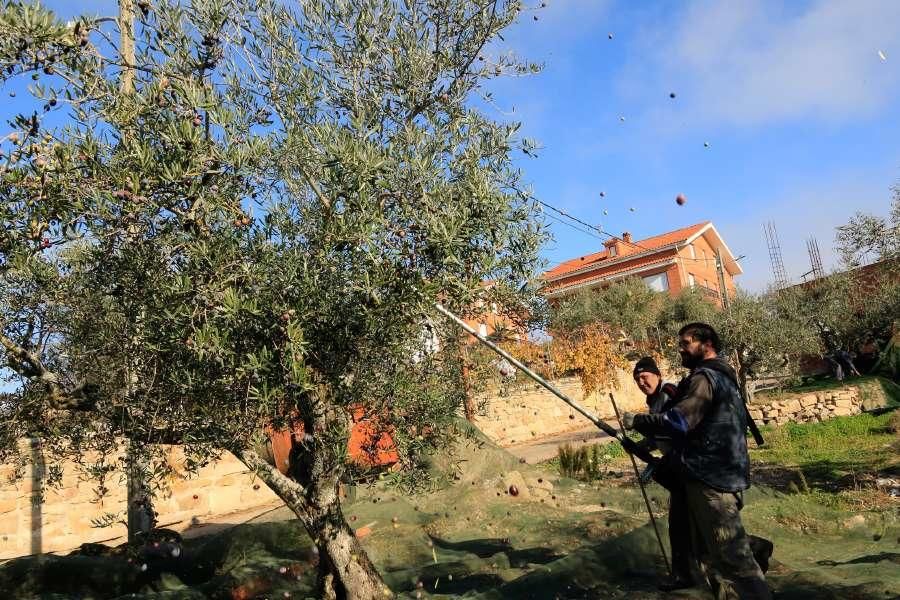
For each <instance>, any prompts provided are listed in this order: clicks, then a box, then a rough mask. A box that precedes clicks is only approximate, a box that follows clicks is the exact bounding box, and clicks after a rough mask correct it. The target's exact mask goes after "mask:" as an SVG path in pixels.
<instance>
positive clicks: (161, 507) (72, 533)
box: [0, 441, 280, 559]
mask: <svg viewBox="0 0 900 600" xmlns="http://www.w3.org/2000/svg"><path fill="white" fill-rule="evenodd" d="M25 443H26V444H28V442H27V441H26V442H25ZM27 447H28V446H26V449H27ZM168 452H169V458H168V459H169V461H170V462H172V464H175V465H178V464H181V461H182V460H183V454H182V452H181V450H180V448H178V447H172V448H170V449H169V450H168ZM33 454H34V455H35V456H39V453H38V452H33ZM11 475H12V467H10V466H0V559H7V558H15V557H17V556H23V555H27V554H37V553H40V552H67V551H70V550H73V549H75V548H78V547H79V546H80V545H81V544H83V543H85V542H103V543H108V544H112V545H115V544H119V543H121V542H123V541H125V537H126V534H127V532H126V529H125V526H124V525H120V524H117V525H113V526H110V527H103V528H97V527H94V526H93V525H92V521H93V520H95V519H98V518H101V517H102V516H103V515H105V514H108V513H121V514H124V511H125V505H126V491H125V485H124V479H123V478H122V477H121V473H117V472H114V473H111V474H110V478H109V480H108V482H107V484H106V485H107V487H109V488H110V491H109V493H108V494H107V495H106V496H105V497H104V498H103V499H102V500H98V499H97V497H96V494H95V492H94V487H95V484H93V483H91V482H86V481H82V480H81V478H80V477H79V473H78V471H77V470H76V468H75V466H74V465H64V466H63V478H62V485H61V487H59V488H52V487H45V486H44V484H43V479H44V478H43V473H42V467H41V466H40V464H38V466H37V467H35V466H30V467H27V468H26V471H25V477H24V478H22V479H19V480H18V481H17V482H15V483H11V482H10V480H9V478H10V476H11ZM169 485H170V490H169V492H168V493H167V494H165V495H163V496H162V497H160V498H158V499H157V500H156V503H155V505H154V507H155V509H156V510H157V512H158V513H159V526H160V527H168V528H171V529H175V530H178V531H181V530H184V529H186V528H187V527H189V526H191V525H202V524H206V523H214V522H215V521H216V518H217V517H220V516H222V515H226V514H229V513H233V512H237V511H249V510H252V509H254V508H264V507H268V506H277V504H278V503H279V502H280V500H279V499H278V497H277V496H276V495H275V494H274V493H273V492H272V491H271V490H269V488H268V487H266V486H265V485H263V484H262V483H261V482H260V481H259V480H258V479H256V478H255V477H254V475H253V474H251V473H250V472H248V471H247V469H246V468H245V467H244V465H243V463H241V462H240V461H239V460H238V459H236V458H235V457H234V456H232V455H231V454H225V455H223V456H222V458H221V459H220V460H219V461H218V462H216V463H215V464H212V465H209V466H207V467H204V468H203V469H201V470H200V471H199V472H198V473H197V474H196V475H195V476H193V477H192V478H190V479H186V478H185V477H184V476H183V475H177V476H175V477H174V478H172V479H171V481H169ZM40 493H43V496H44V502H43V503H35V502H33V499H35V498H36V497H38V496H37V495H38V494H40Z"/></svg>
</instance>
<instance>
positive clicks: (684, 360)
mask: <svg viewBox="0 0 900 600" xmlns="http://www.w3.org/2000/svg"><path fill="white" fill-rule="evenodd" d="M679 354H681V366H683V367H687V368H688V369H693V368H694V367H696V366H697V365H699V364H700V357H699V356H694V355H693V354H689V353H687V352H680V353H679Z"/></svg>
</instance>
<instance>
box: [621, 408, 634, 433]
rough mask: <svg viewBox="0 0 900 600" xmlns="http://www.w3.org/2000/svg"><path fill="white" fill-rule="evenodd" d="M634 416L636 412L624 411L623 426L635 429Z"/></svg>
mask: <svg viewBox="0 0 900 600" xmlns="http://www.w3.org/2000/svg"><path fill="white" fill-rule="evenodd" d="M634 417H635V414H634V413H633V412H624V413H622V427H624V428H625V429H627V430H631V429H634Z"/></svg>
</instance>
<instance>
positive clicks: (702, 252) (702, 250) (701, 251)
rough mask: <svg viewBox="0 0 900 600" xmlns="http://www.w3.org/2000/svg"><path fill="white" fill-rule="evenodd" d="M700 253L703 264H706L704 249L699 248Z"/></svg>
mask: <svg viewBox="0 0 900 600" xmlns="http://www.w3.org/2000/svg"><path fill="white" fill-rule="evenodd" d="M700 253H701V254H702V255H703V262H704V263H705V262H706V249H705V248H700Z"/></svg>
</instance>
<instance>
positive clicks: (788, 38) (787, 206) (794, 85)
mask: <svg viewBox="0 0 900 600" xmlns="http://www.w3.org/2000/svg"><path fill="white" fill-rule="evenodd" d="M539 4H540V2H536V3H533V5H534V6H537V5H539ZM546 4H547V6H546V7H545V8H544V9H541V10H538V11H535V12H534V13H529V14H527V15H526V16H525V17H524V18H523V19H522V20H521V22H520V23H519V24H518V25H516V26H515V28H514V29H513V30H512V31H510V32H509V34H508V35H506V36H505V37H506V41H507V44H506V48H505V49H512V50H514V51H515V52H517V53H519V54H521V55H522V56H524V57H527V58H529V59H532V60H540V61H544V63H545V69H544V71H543V72H542V73H541V74H540V75H537V76H534V77H530V78H513V79H508V80H505V81H502V82H499V83H497V84H496V85H492V88H493V89H494V90H495V96H496V97H497V104H498V105H499V106H500V107H501V108H502V109H503V110H504V111H505V112H508V111H510V110H512V108H513V107H515V117H516V118H518V119H520V120H521V121H522V122H523V132H524V134H525V135H527V136H529V137H534V138H537V139H538V140H539V141H540V142H541V143H542V144H543V146H544V149H543V151H542V152H541V153H540V156H539V158H537V159H533V160H527V159H525V160H523V162H522V166H523V168H524V169H525V170H526V173H527V176H528V179H529V180H531V181H532V182H533V185H534V188H535V192H536V194H537V196H538V197H539V198H540V199H542V200H544V201H546V202H548V203H550V204H553V205H556V206H559V207H561V208H564V209H565V210H567V211H568V212H571V213H572V214H575V215H577V216H579V217H580V218H582V219H584V220H585V221H588V222H590V223H602V225H603V227H604V229H606V230H607V231H610V232H613V233H616V234H620V233H621V232H623V231H630V232H631V233H632V234H633V235H634V236H635V237H636V238H640V237H647V236H649V235H653V234H656V233H660V232H663V231H667V230H670V229H675V228H678V227H681V226H684V225H688V224H692V223H696V222H700V221H704V220H712V221H713V222H714V223H715V225H716V227H717V228H718V229H719V231H720V232H721V233H722V235H723V237H724V238H725V240H726V243H728V245H729V246H730V248H731V249H732V251H733V252H734V253H735V254H736V255H742V254H743V255H746V258H745V259H743V260H742V261H741V264H742V265H743V268H744V275H743V276H741V277H740V278H739V279H738V282H739V284H740V285H742V286H743V287H745V288H748V289H751V290H761V289H763V288H764V287H765V286H766V284H767V283H768V282H769V280H770V275H769V273H770V267H769V257H768V251H767V249H766V244H765V238H764V236H763V230H762V225H763V223H764V222H765V221H768V220H772V221H774V222H775V223H776V226H777V228H778V232H779V235H780V238H781V246H782V251H783V256H784V262H785V266H786V268H787V271H788V275H789V276H791V277H792V278H795V279H796V278H799V276H800V275H801V274H802V273H804V272H806V271H808V270H809V258H808V255H807V252H806V242H805V240H806V239H807V238H808V237H815V238H817V239H818V242H819V246H820V248H821V251H822V257H823V261H824V263H825V266H826V269H828V268H831V267H834V266H837V260H836V257H835V255H834V252H833V249H832V247H833V241H834V227H835V226H837V225H839V224H841V223H844V222H846V221H847V219H848V218H849V217H850V216H851V215H852V214H853V213H854V212H855V211H857V210H862V211H866V212H873V213H876V214H882V215H886V214H887V213H888V210H889V206H890V198H891V187H892V186H893V185H895V184H896V183H898V182H900V144H898V142H900V2H897V1H895V0H881V1H878V0H854V1H853V2H847V1H845V0H822V1H814V2H799V1H791V2H783V3H778V2H750V1H740V2H737V1H735V2H727V1H715V2H712V1H709V2H707V1H688V2H681V1H678V2H675V1H672V2H652V3H651V2H628V1H624V0H623V1H603V0H547V3H546ZM533 14H536V15H537V16H538V20H537V21H535V20H533V18H532V15H533ZM608 33H612V34H613V39H612V40H610V39H608ZM493 51H494V52H498V51H501V48H494V49H493ZM879 51H881V52H882V53H883V54H884V55H885V58H886V60H882V59H881V57H880V56H879ZM672 92H674V93H675V94H676V97H675V98H674V99H672V98H670V97H669V94H670V93H672ZM620 116H624V117H625V121H624V122H623V121H620V120H619V117H620ZM704 142H709V144H710V146H709V148H705V147H704ZM601 191H603V192H605V198H601V197H600V192H601ZM679 193H681V194H684V195H685V196H686V197H687V199H688V202H687V204H686V205H685V206H683V207H678V206H677V205H676V203H675V197H676V195H677V194H679ZM631 207H634V208H635V211H634V212H631V211H630V210H629V209H630V208H631ZM604 209H606V210H608V211H609V215H608V216H604V215H603V210H604ZM553 231H554V234H555V237H556V240H555V242H554V243H552V244H550V245H549V246H548V247H547V249H546V250H545V252H544V254H545V256H546V258H547V259H548V261H550V262H551V263H554V262H558V261H561V260H564V259H567V258H571V257H574V256H578V255H581V254H584V253H587V252H590V251H595V250H597V249H599V248H600V247H601V244H602V242H601V241H600V240H597V239H594V238H591V237H588V236H586V235H584V234H581V233H578V232H576V231H573V230H572V229H570V228H568V227H564V226H562V225H554V226H553Z"/></svg>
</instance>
